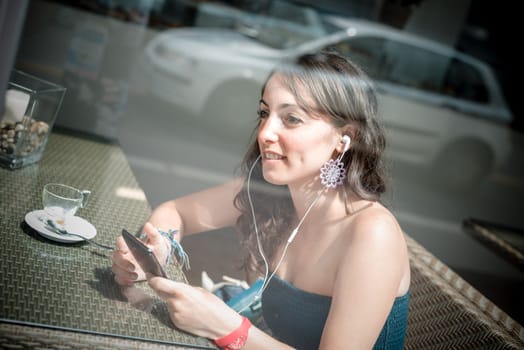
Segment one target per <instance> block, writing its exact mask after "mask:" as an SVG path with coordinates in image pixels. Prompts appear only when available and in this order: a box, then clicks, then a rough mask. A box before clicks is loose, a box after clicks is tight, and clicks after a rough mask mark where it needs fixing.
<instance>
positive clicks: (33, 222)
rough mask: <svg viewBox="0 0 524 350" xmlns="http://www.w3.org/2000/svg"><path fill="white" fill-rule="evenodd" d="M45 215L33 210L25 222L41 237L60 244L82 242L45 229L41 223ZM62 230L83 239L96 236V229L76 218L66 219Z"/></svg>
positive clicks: (87, 222)
mask: <svg viewBox="0 0 524 350" xmlns="http://www.w3.org/2000/svg"><path fill="white" fill-rule="evenodd" d="M45 217H46V214H45V213H44V211H43V210H33V211H31V212H29V213H27V214H26V215H25V222H27V224H28V225H29V226H31V227H32V228H33V229H35V230H36V231H37V232H38V233H40V234H41V235H42V236H44V237H46V238H48V239H50V240H53V241H56V242H61V243H76V242H82V241H83V240H84V239H82V238H80V237H77V236H73V235H60V234H58V233H55V232H53V231H51V230H49V229H47V228H46V225H45V224H44V222H43V221H42V218H45ZM64 228H65V229H66V231H67V232H71V233H75V234H78V235H82V236H83V237H85V239H92V238H94V237H95V236H96V228H95V227H94V226H93V225H92V224H91V223H90V222H89V221H87V220H85V219H82V218H81V217H78V216H73V217H72V218H70V219H68V220H67V222H66V224H65V225H64Z"/></svg>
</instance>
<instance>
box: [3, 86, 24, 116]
mask: <svg viewBox="0 0 524 350" xmlns="http://www.w3.org/2000/svg"><path fill="white" fill-rule="evenodd" d="M29 97H30V96H29V94H28V93H26V92H23V91H20V90H15V89H9V90H7V92H6V94H5V112H4V116H3V118H2V120H3V121H4V122H12V123H17V122H21V121H22V119H23V118H24V115H25V111H26V110H27V105H28V104H29Z"/></svg>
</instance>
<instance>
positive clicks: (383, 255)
mask: <svg viewBox="0 0 524 350" xmlns="http://www.w3.org/2000/svg"><path fill="white" fill-rule="evenodd" d="M256 131H257V138H256V140H254V142H253V145H252V147H251V148H250V150H249V151H248V153H247V155H246V157H245V160H244V163H243V170H244V175H243V176H241V177H240V178H238V179H237V180H234V181H232V182H229V183H226V184H223V185H221V186H218V187H214V188H211V189H208V190H205V191H202V192H199V193H195V194H191V195H188V196H185V197H182V198H178V199H175V200H173V201H169V202H166V203H164V204H162V205H160V206H159V207H158V208H156V209H155V210H154V211H153V214H152V216H151V217H150V219H149V222H148V223H146V225H145V226H144V232H145V234H146V235H147V244H148V245H149V246H151V247H152V248H153V250H154V251H155V254H156V255H157V257H158V258H159V259H160V261H166V258H167V257H168V255H169V254H170V249H171V243H169V240H170V237H169V236H168V235H167V234H166V232H172V231H170V230H171V229H177V230H179V233H176V234H175V235H174V238H175V239H176V240H180V239H181V238H182V237H181V235H189V234H193V233H198V232H202V231H206V230H211V229H217V228H221V227H225V226H231V225H236V227H237V228H238V230H239V232H240V233H241V235H242V237H243V239H242V242H241V243H242V244H243V246H244V247H245V252H246V260H245V262H246V266H249V267H251V268H252V269H253V270H254V271H258V272H259V273H260V274H261V275H262V276H264V282H265V283H264V290H263V293H262V308H263V316H264V320H265V322H266V323H267V325H268V326H269V328H270V330H271V335H269V334H266V333H264V332H262V331H261V330H260V329H258V328H256V327H255V326H252V325H250V323H249V322H248V321H247V320H246V319H244V318H242V317H241V316H240V315H239V314H238V313H237V312H235V311H234V310H232V309H230V308H229V307H228V306H227V305H226V304H225V303H224V302H222V300H220V299H219V298H217V297H216V296H214V295H213V294H211V293H209V292H207V291H205V290H203V289H201V288H196V287H192V286H189V285H186V284H183V283H177V282H174V281H170V280H167V279H164V278H160V277H150V276H148V277H149V279H148V282H149V284H150V286H151V287H152V288H153V289H154V290H155V291H156V292H157V293H158V295H159V296H160V297H161V298H162V299H164V300H165V301H166V302H167V305H168V308H169V312H170V316H171V319H172V320H173V322H174V324H175V325H176V326H177V327H178V328H180V329H183V330H185V331H188V332H190V333H193V334H196V335H199V336H203V337H207V338H210V339H213V340H215V342H216V343H217V345H219V347H221V348H223V349H240V348H242V349H289V348H298V349H330V350H332V349H373V348H374V349H402V345H403V341H404V334H405V329H406V322H407V313H408V299H409V284H410V270H409V259H408V252H407V247H406V243H405V241H404V236H403V233H402V231H401V229H400V227H399V225H398V223H397V221H396V220H395V218H394V216H393V215H392V214H391V213H390V211H388V210H387V209H386V208H385V207H384V206H383V205H381V204H380V203H379V199H380V195H381V194H382V193H384V191H385V181H384V178H383V169H382V163H381V157H382V153H383V150H384V147H385V139H384V133H383V130H382V128H381V126H380V125H379V123H378V122H377V101H376V96H375V93H374V90H373V88H372V85H371V83H370V81H369V79H368V78H367V76H366V75H365V74H364V73H363V72H362V71H361V70H360V69H359V68H358V67H356V66H355V65H354V64H353V63H352V62H350V61H349V60H347V59H346V58H344V57H342V56H340V55H338V54H336V53H331V52H321V53H318V54H312V55H305V56H303V57H300V58H299V59H298V61H297V62H296V64H294V65H287V66H282V67H280V68H278V69H276V70H275V71H274V72H273V73H272V74H271V75H270V77H269V79H268V80H267V82H266V84H265V85H264V87H263V89H262V95H261V99H260V103H259V124H258V127H257V130H256ZM166 237H167V238H166ZM166 243H168V244H166ZM117 247H118V250H117V251H116V252H115V253H114V254H113V272H114V274H115V280H116V281H117V282H118V283H119V284H122V285H128V284H132V283H134V282H135V281H137V280H143V279H145V277H146V276H144V273H143V271H142V270H141V269H140V267H139V266H138V265H137V264H136V261H135V260H134V259H133V256H132V255H131V253H130V252H129V250H128V248H127V247H126V245H125V243H124V242H123V240H122V238H121V237H119V238H118V241H117Z"/></svg>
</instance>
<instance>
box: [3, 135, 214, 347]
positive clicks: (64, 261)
mask: <svg viewBox="0 0 524 350" xmlns="http://www.w3.org/2000/svg"><path fill="white" fill-rule="evenodd" d="M0 181H1V183H2V185H1V187H0V210H1V213H2V215H1V217H0V227H1V228H0V230H1V236H2V244H1V245H0V334H1V335H3V336H5V334H15V333H16V334H21V329H20V327H22V328H24V327H26V328H24V329H25V330H26V331H27V330H29V329H33V330H35V331H36V332H44V330H45V332H46V333H45V337H47V338H48V337H49V336H50V335H49V334H50V333H53V332H54V331H56V332H55V333H54V334H55V335H56V336H57V338H60V337H61V338H62V339H65V338H64V337H66V338H67V336H69V337H71V334H82V337H83V338H82V339H83V340H82V341H85V342H87V341H100V339H101V337H103V338H104V339H106V338H107V337H109V338H111V341H112V343H111V344H113V345H115V344H118V343H115V341H119V339H120V340H121V341H122V344H124V343H123V342H125V341H133V340H134V341H140V342H142V341H143V342H144V343H143V344H142V346H144V344H146V345H153V344H157V345H158V344H172V345H180V346H183V347H192V348H215V347H214V346H212V344H211V342H210V341H209V340H207V339H204V338H199V337H194V336H192V335H189V334H187V333H184V332H182V331H180V330H177V329H176V328H175V327H174V325H173V324H172V323H171V321H170V319H169V316H168V313H167V308H166V305H165V304H164V303H163V302H162V301H161V300H159V299H158V298H157V297H156V296H155V294H154V293H153V292H152V291H151V290H150V288H149V287H148V286H147V284H146V283H139V284H136V286H134V287H131V288H127V289H121V288H120V287H119V286H118V285H116V283H115V282H114V281H113V277H112V274H111V270H110V267H111V260H110V254H111V252H110V251H108V250H103V249H101V248H98V247H96V246H94V245H90V244H88V243H86V242H80V243H73V244H66V243H58V242H54V241H51V240H48V239H46V238H44V237H43V236H41V235H40V234H39V233H38V232H37V231H35V230H33V229H32V228H31V227H30V226H29V225H28V224H27V223H26V222H25V221H24V217H25V215H26V213H28V212H30V211H33V210H36V209H41V208H42V200H41V197H42V195H41V193H42V188H43V186H44V185H45V184H46V183H50V182H58V183H64V184H68V185H70V186H74V187H77V188H80V189H88V190H91V192H92V194H91V197H90V199H89V203H88V204H87V207H86V208H83V209H79V211H78V212H77V216H80V217H82V218H84V219H86V220H88V221H89V222H90V223H92V224H93V225H94V226H95V227H96V229H97V235H96V237H95V238H94V239H95V240H96V241H97V242H100V243H103V244H105V245H111V246H114V242H115V239H116V237H117V236H118V235H120V233H121V231H122V229H123V228H125V229H127V230H128V231H130V232H137V230H139V229H140V227H141V225H142V224H143V223H144V222H145V220H146V219H147V218H148V216H149V215H150V212H151V208H150V206H149V204H148V202H147V200H146V199H145V196H143V193H142V192H141V189H140V187H139V185H138V184H137V181H136V179H135V177H134V175H133V173H132V171H131V169H130V167H129V164H128V163H127V161H126V159H125V156H124V154H123V152H122V150H121V148H120V147H119V146H118V145H117V144H114V143H107V142H102V141H100V140H94V139H89V138H86V137H82V136H79V135H73V134H68V133H63V132H62V133H58V132H54V133H53V134H51V136H50V138H49V142H48V144H47V146H46V150H45V152H44V156H43V158H42V159H41V160H40V162H39V163H37V164H34V165H30V166H26V167H24V168H21V169H16V170H8V169H2V168H0ZM167 273H168V275H169V277H170V278H171V279H174V280H179V281H186V279H185V276H184V274H183V272H182V270H181V269H180V267H179V266H177V265H175V264H172V265H171V266H170V267H169V268H168V270H167ZM53 330H54V331H53ZM22 333H23V332H22ZM29 333H30V332H29ZM29 333H28V337H29V336H31V335H30V334H29ZM37 336H38V335H37ZM0 338H1V337H0ZM75 339H78V336H76V338H75ZM1 341H2V340H1V339H0V342H1Z"/></svg>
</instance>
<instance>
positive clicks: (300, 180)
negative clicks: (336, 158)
mask: <svg viewBox="0 0 524 350" xmlns="http://www.w3.org/2000/svg"><path fill="white" fill-rule="evenodd" d="M304 92H305V90H304ZM306 101H307V99H306ZM309 102H310V101H308V103H309ZM259 118H260V125H259V129H258V145H259V147H260V153H261V155H262V165H263V167H262V173H263V176H264V179H265V180H266V181H268V182H269V183H272V184H275V185H290V186H306V185H307V184H311V183H312V181H316V179H317V178H318V176H319V174H320V167H321V166H322V165H323V164H324V163H325V162H326V161H328V160H329V159H330V158H332V155H333V152H334V151H335V149H336V148H337V147H338V148H340V145H341V141H340V140H341V137H342V135H341V133H340V132H339V131H337V129H335V127H334V126H333V125H332V124H330V123H329V122H328V121H327V120H328V119H327V117H321V116H317V115H315V116H312V115H310V114H308V113H307V112H306V111H305V110H303V109H302V108H301V107H300V106H299V105H298V103H297V100H296V98H295V96H294V95H293V94H292V93H291V92H290V91H289V90H288V89H287V87H286V86H285V85H284V84H283V83H282V81H281V78H280V76H279V75H278V74H275V75H273V76H272V77H271V78H270V79H269V81H268V82H267V84H266V87H265V89H264V93H263V96H262V99H261V100H260V103H259Z"/></svg>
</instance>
